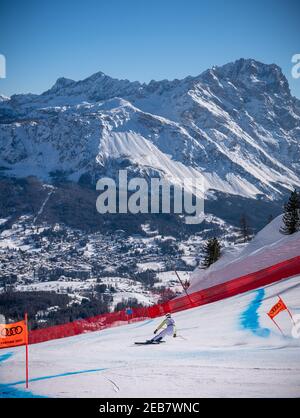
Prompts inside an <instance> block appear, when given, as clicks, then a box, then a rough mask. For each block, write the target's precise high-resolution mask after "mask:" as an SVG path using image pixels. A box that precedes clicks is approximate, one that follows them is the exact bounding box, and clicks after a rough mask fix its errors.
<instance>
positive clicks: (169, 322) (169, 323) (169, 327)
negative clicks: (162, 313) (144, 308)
mask: <svg viewBox="0 0 300 418" xmlns="http://www.w3.org/2000/svg"><path fill="white" fill-rule="evenodd" d="M163 327H165V328H164V329H163V330H162V331H161V332H160V333H159V334H157V332H158V331H159V330H160V329H161V328H163ZM154 334H157V335H155V337H153V338H151V340H149V343H159V342H160V341H161V340H162V339H163V338H164V337H165V336H166V335H173V337H174V338H175V337H176V325H175V321H174V319H173V318H172V317H171V314H170V313H167V314H166V318H165V319H164V320H163V321H162V323H161V324H160V325H159V326H158V327H157V328H156V330H154Z"/></svg>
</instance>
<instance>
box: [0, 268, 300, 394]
mask: <svg viewBox="0 0 300 418" xmlns="http://www.w3.org/2000/svg"><path fill="white" fill-rule="evenodd" d="M278 294H280V295H281V296H282V298H283V299H284V300H285V302H286V303H287V304H288V305H289V307H290V309H291V310H292V312H293V314H294V315H296V314H300V277H299V276H298V277H293V278H290V279H288V280H284V281H281V282H279V283H277V284H274V285H271V286H267V287H265V288H261V289H257V290H254V291H251V292H248V293H245V294H243V295H239V296H236V297H233V298H230V299H227V300H224V301H221V302H216V303H213V304H210V305H206V306H203V307H199V308H194V309H191V310H187V311H183V312H180V313H177V314H175V315H174V317H175V319H176V322H177V327H178V337H177V338H175V339H174V338H169V339H168V340H167V342H166V343H165V344H161V345H156V346H135V345H134V344H133V343H134V341H143V340H145V339H147V338H149V337H150V336H151V335H152V333H153V330H154V328H155V327H156V325H157V323H159V319H154V320H147V321H144V322H140V323H134V324H130V325H127V326H122V327H116V328H111V329H107V330H104V331H101V332H94V333H89V334H84V335H80V336H77V337H71V338H65V339H61V340H55V341H49V342H47V343H43V344H37V345H33V346H30V379H31V381H30V390H29V391H27V392H26V391H25V390H24V366H25V363H24V360H25V353H24V351H25V350H24V347H18V348H16V349H9V350H1V352H0V398H1V397H23V396H29V397H32V396H46V397H100V398H101V397H120V398H121V397H164V396H165V397H242V396H247V397H300V363H299V359H300V339H299V338H293V337H292V336H291V328H292V327H291V323H290V320H289V317H288V315H287V313H286V312H282V313H281V314H280V315H279V317H278V322H279V323H280V325H281V326H282V328H283V329H284V331H285V333H286V335H287V336H286V337H282V336H280V334H279V331H278V330H277V329H276V328H275V326H274V325H273V324H272V322H271V321H270V319H269V318H268V316H267V315H266V312H267V311H268V310H269V309H270V308H271V306H272V305H273V304H274V303H275V302H276V300H277V295H278Z"/></svg>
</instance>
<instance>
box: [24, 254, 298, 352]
mask: <svg viewBox="0 0 300 418" xmlns="http://www.w3.org/2000/svg"><path fill="white" fill-rule="evenodd" d="M297 274H300V256H298V257H294V258H291V259H289V260H285V261H282V262H280V263H277V264H274V265H273V266H270V267H267V268H264V269H262V270H259V271H256V272H254V273H250V274H246V275H244V276H241V277H238V278H235V279H232V280H229V281H227V282H225V283H221V284H218V285H215V286H212V287H209V288H207V289H204V290H199V291H197V292H194V293H191V294H189V295H188V296H186V295H185V296H181V297H178V298H175V299H172V300H170V301H168V302H166V303H163V304H157V305H153V306H149V307H144V308H132V309H131V312H130V314H129V315H128V313H127V312H126V310H123V311H119V312H111V313H107V314H103V315H97V316H94V317H91V318H87V319H81V320H77V321H74V322H69V323H67V324H63V325H57V326H53V327H49V328H42V329H38V330H34V331H31V332H30V333H29V343H30V344H35V343H40V342H44V341H48V340H53V339H58V338H64V337H71V336H73V335H78V334H82V333H85V332H91V331H100V330H103V329H105V328H111V327H116V326H119V325H126V324H128V323H131V322H137V321H142V320H145V319H147V318H156V317H158V316H161V315H164V314H165V313H167V312H179V311H182V310H185V309H190V308H193V307H196V306H201V305H205V304H208V303H212V302H216V301H219V300H222V299H225V298H228V297H231V296H235V295H237V294H240V293H244V292H247V291H249V290H253V289H256V288H258V287H261V286H266V285H268V284H271V283H275V282H277V281H279V280H282V279H285V278H288V277H292V276H295V275H297Z"/></svg>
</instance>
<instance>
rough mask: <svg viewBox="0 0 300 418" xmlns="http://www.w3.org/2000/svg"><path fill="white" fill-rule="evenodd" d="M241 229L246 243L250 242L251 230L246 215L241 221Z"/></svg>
mask: <svg viewBox="0 0 300 418" xmlns="http://www.w3.org/2000/svg"><path fill="white" fill-rule="evenodd" d="M240 228H241V236H242V238H243V241H244V242H247V241H249V240H250V236H251V229H250V226H249V223H248V218H247V216H246V215H245V214H243V215H242V216H241V219H240Z"/></svg>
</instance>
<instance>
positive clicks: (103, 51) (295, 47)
mask: <svg viewBox="0 0 300 418" xmlns="http://www.w3.org/2000/svg"><path fill="white" fill-rule="evenodd" d="M299 34H300V1H299V0H206V1H203V0H148V1H147V0H82V1H79V0H0V53H1V54H4V55H5V56H6V60H7V78H6V79H0V92H1V93H2V94H6V95H11V94H13V93H26V92H33V93H40V92H42V91H44V90H46V89H48V88H49V87H50V86H51V85H53V84H54V82H55V80H56V79H57V78H58V77H61V76H64V77H68V78H72V79H75V80H79V79H82V78H85V77H88V76H89V75H91V74H93V73H95V72H97V71H103V72H105V73H106V74H108V75H110V76H113V77H117V78H128V79H129V80H139V81H149V80H151V79H156V80H158V79H163V78H168V79H174V78H183V77H185V76H187V75H197V74H200V73H201V72H202V71H204V70H205V69H207V68H209V67H211V66H213V65H222V64H225V63H227V62H229V61H233V60H235V59H238V58H241V57H244V58H255V59H257V60H259V61H263V62H265V63H276V64H278V65H279V66H280V67H281V68H282V69H283V71H284V73H285V75H286V76H287V78H288V80H289V83H290V87H291V89H292V92H293V94H294V95H296V96H297V97H299V98H300V78H299V79H296V80H294V79H292V77H291V67H292V64H291V57H292V55H293V54H295V53H300V35H299Z"/></svg>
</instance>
